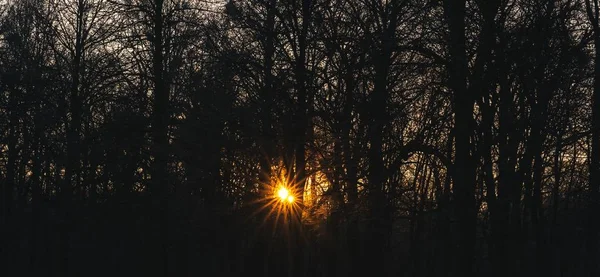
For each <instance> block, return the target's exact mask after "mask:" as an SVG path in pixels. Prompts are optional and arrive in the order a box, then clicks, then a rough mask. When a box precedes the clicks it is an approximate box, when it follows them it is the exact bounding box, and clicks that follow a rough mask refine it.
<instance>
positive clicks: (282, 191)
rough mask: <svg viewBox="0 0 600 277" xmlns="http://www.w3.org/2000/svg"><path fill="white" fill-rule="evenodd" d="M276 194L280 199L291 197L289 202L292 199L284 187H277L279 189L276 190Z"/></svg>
mask: <svg viewBox="0 0 600 277" xmlns="http://www.w3.org/2000/svg"><path fill="white" fill-rule="evenodd" d="M277 196H279V199H281V201H285V200H288V201H289V198H290V197H291V198H292V201H290V202H293V199H294V197H293V196H291V195H290V192H289V191H288V190H287V189H286V188H284V187H281V188H279V190H277Z"/></svg>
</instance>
